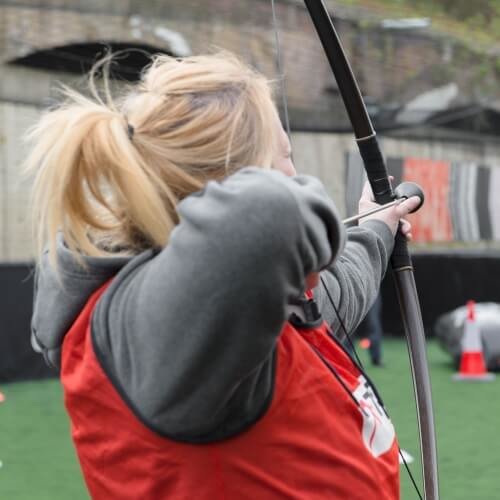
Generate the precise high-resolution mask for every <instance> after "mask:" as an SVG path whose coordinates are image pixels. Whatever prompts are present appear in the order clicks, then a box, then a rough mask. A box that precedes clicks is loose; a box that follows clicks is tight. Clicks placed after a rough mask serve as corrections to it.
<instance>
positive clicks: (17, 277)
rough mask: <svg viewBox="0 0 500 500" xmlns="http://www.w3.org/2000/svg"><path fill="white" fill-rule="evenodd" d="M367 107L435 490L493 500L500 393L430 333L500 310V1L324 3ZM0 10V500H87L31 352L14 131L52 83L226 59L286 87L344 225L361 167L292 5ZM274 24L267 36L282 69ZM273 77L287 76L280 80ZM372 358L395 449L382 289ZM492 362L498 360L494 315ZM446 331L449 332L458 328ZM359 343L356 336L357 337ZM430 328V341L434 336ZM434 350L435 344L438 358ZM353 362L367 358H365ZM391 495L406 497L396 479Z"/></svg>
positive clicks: (300, 133) (298, 129)
mask: <svg viewBox="0 0 500 500" xmlns="http://www.w3.org/2000/svg"><path fill="white" fill-rule="evenodd" d="M326 3H327V5H328V7H329V10H330V12H331V14H332V17H333V19H334V22H335V26H336V28H337V30H338V32H339V34H340V37H341V39H342V42H343V45H344V48H345V50H346V52H347V55H348V58H349V60H350V62H351V65H352V67H353V71H354V74H355V75H356V78H357V80H358V82H359V85H360V88H361V91H362V93H363V95H364V97H365V100H366V103H367V105H368V109H369V112H370V115H371V117H372V120H373V123H374V126H375V129H376V130H377V132H378V135H379V136H380V138H381V146H382V148H383V151H384V153H385V155H386V157H387V161H388V167H389V170H390V172H391V174H392V175H394V177H395V182H396V183H398V182H400V181H403V180H411V181H415V182H418V183H419V184H420V185H421V186H422V187H423V188H424V191H425V194H426V203H425V205H424V207H423V209H422V210H421V211H420V212H419V213H418V214H415V215H414V216H412V223H413V226H414V231H413V232H414V236H415V238H414V239H415V242H414V244H413V245H412V248H413V252H414V262H415V267H416V281H417V285H418V289H419V294H420V300H421V304H422V312H423V319H424V325H425V329H426V333H427V334H428V336H429V359H430V365H431V371H432V375H433V383H434V397H435V406H436V408H435V410H436V420H437V425H438V445H439V455H440V467H441V485H442V493H443V495H442V496H443V498H454V499H470V498H477V499H492V498H497V497H498V493H497V492H498V486H500V480H499V479H498V477H497V475H496V472H494V471H495V470H496V466H495V464H496V449H495V446H492V444H493V445H494V444H496V443H495V439H494V438H493V439H492V436H495V435H496V432H495V431H496V428H497V425H498V424H497V422H496V421H495V415H496V414H498V413H499V412H500V403H499V401H500V398H498V389H499V386H498V383H497V382H493V383H492V384H487V385H486V384H485V385H480V386H479V385H469V384H458V385H457V384H455V383H453V382H451V375H452V374H453V373H454V371H455V369H456V363H457V360H458V357H459V355H460V352H459V351H460V349H459V344H460V338H461V331H462V324H463V318H462V323H460V321H459V322H458V323H457V324H456V325H453V324H452V325H451V327H450V328H452V327H453V326H455V333H454V334H453V335H452V336H453V339H454V340H453V342H450V335H451V334H449V332H448V333H447V332H445V333H442V331H443V329H441V336H440V343H441V345H442V347H439V345H438V341H437V340H436V333H438V334H439V331H440V330H439V328H438V329H437V330H436V324H437V322H439V320H442V319H443V315H446V314H447V313H449V312H450V311H453V310H455V309H456V308H458V307H461V306H463V305H464V304H465V303H466V301H467V300H470V299H474V300H476V301H478V302H494V303H496V302H498V303H500V286H499V284H498V283H499V280H498V276H500V197H499V196H498V194H497V192H496V188H497V187H499V188H500V141H499V138H500V0H475V1H474V2H470V1H468V0H432V1H431V0H339V1H336V0H335V1H327V2H326ZM275 8H276V23H275V25H274V23H273V12H272V5H271V0H239V1H237V2H235V1H232V2H231V1H227V0H204V1H201V0H199V1H194V0H163V1H158V0H140V1H139V0H99V1H98V0H85V1H83V0H0V391H1V393H0V395H1V396H2V397H1V398H0V401H1V400H2V399H3V402H0V498H2V499H3V498H5V499H9V500H10V499H15V500H17V499H51V500H55V499H67V498H73V499H79V498H87V494H86V492H85V487H84V485H83V482H82V479H81V476H80V473H79V469H78V464H77V461H76V457H75V454H74V452H73V449H72V446H71V442H70V438H69V426H68V421H67V418H66V416H65V414H64V410H63V403H62V395H61V391H60V388H59V385H58V382H57V378H55V377H57V374H55V373H54V372H52V371H50V370H49V369H48V368H47V367H45V365H44V363H43V361H42V359H41V357H40V356H39V355H36V354H35V353H34V352H33V351H32V348H31V345H30V335H29V334H30V327H29V323H30V316H31V305H32V286H33V280H32V276H33V245H32V241H31V221H30V219H29V197H30V186H31V179H30V178H29V177H27V176H26V174H25V173H24V172H23V169H22V162H23V159H24V157H25V155H26V146H25V143H24V141H23V137H24V135H25V133H26V131H27V130H28V129H29V127H30V125H32V124H33V123H34V122H35V121H36V120H37V118H38V117H39V116H40V113H41V112H42V111H43V110H44V109H46V108H47V107H50V106H51V105H54V104H55V103H56V102H57V100H58V95H57V92H56V91H55V86H56V84H57V83H58V82H62V83H65V84H69V85H71V86H73V87H77V88H79V89H81V90H82V89H84V88H85V83H86V78H85V75H86V73H87V72H88V71H89V69H90V67H91V66H92V65H93V64H94V63H95V62H96V61H97V60H99V58H101V57H103V56H104V55H106V54H108V53H109V52H119V56H118V57H117V58H116V59H115V61H114V63H113V65H112V77H113V78H114V85H115V86H116V88H117V89H119V88H120V87H121V86H123V85H127V84H129V83H131V82H134V81H137V80H138V78H139V77H140V74H141V71H142V70H143V68H144V67H145V66H146V65H147V64H148V62H149V56H150V55H151V54H155V53H159V52H162V53H167V54H170V55H173V56H176V57H184V56H187V55H190V54H198V53H204V52H207V51H210V50H213V49H214V48H224V49H228V50H231V51H234V52H235V53H237V54H238V55H240V56H241V57H242V58H244V59H245V60H247V61H248V62H250V63H251V64H252V65H254V66H255V67H256V68H258V69H259V70H260V71H262V72H263V73H264V74H266V75H267V76H268V77H269V78H270V79H272V80H275V82H276V94H277V102H278V104H279V107H280V110H281V112H282V113H283V112H284V109H283V107H284V105H283V102H284V101H283V99H282V97H283V96H282V93H283V92H284V93H285V94H286V101H287V103H288V113H289V116H290V125H291V138H292V146H293V154H294V160H295V163H296V166H297V168H298V170H299V171H300V172H301V173H308V174H312V175H316V176H318V177H319V178H321V179H322V180H323V182H324V183H325V185H326V186H327V189H328V190H329V192H330V194H331V196H332V197H333V199H334V200H335V202H336V204H337V206H338V207H339V210H340V211H341V213H342V215H345V216H347V215H352V214H353V213H354V212H355V211H356V203H357V199H358V197H359V194H360V192H361V186H362V184H363V175H364V174H363V168H362V164H361V161H360V158H359V155H358V153H357V150H356V145H355V143H354V141H353V138H352V134H351V127H350V124H349V122H348V119H347V115H346V113H345V111H344V107H343V104H342V102H341V98H340V95H339V91H338V88H337V85H336V83H335V81H334V79H333V77H332V74H331V71H330V69H329V67H328V64H327V61H326V58H325V56H324V53H323V50H322V48H321V46H320V44H319V41H318V39H317V36H316V33H315V31H314V28H313V26H312V23H311V21H310V19H309V16H308V13H307V11H306V9H305V6H304V4H303V2H302V1H299V0H275ZM276 32H277V33H278V35H279V40H280V44H279V48H280V50H279V52H280V56H281V57H280V58H279V59H281V61H280V63H278V58H277V53H278V50H277V46H276ZM282 77H283V78H282ZM382 304H383V306H382V312H381V315H380V318H379V319H381V321H382V327H383V336H384V341H383V353H384V354H383V362H382V363H381V364H382V367H381V368H378V367H376V368H374V370H375V371H374V373H373V378H374V379H375V381H377V382H378V384H379V386H380V391H381V393H382V395H386V397H385V402H386V405H387V407H388V410H389V413H390V414H391V415H392V417H393V420H394V421H395V423H396V429H397V431H398V434H399V437H400V441H401V446H402V447H403V448H405V449H406V450H408V451H409V453H410V454H411V455H412V456H413V457H414V458H415V461H414V462H413V463H412V464H410V467H411V469H412V472H413V473H414V474H415V476H416V477H417V480H418V479H419V474H420V469H419V465H418V454H419V452H418V442H417V428H416V420H415V416H414V407H413V405H414V404H413V400H412V389H411V381H410V378H409V372H408V362H407V358H406V353H405V346H404V341H403V340H402V335H403V327H402V323H401V319H400V316H399V310H398V306H397V301H396V298H395V294H394V291H393V287H392V282H391V281H390V280H388V279H387V280H385V281H384V283H383V286H382ZM492 324H493V327H492V333H491V336H492V339H493V340H492V341H491V342H492V344H490V345H489V346H486V347H487V349H486V350H487V352H486V355H487V362H488V366H489V368H490V369H496V368H498V366H499V365H500V361H499V360H500V349H499V352H497V350H496V347H491V345H493V346H495V342H496V340H495V339H497V338H500V326H499V327H498V329H496V325H500V320H497V319H496V318H494V319H493V320H492ZM457 331H458V334H457ZM359 336H368V337H369V336H370V332H369V331H368V332H366V328H365V331H363V332H361V333H359ZM438 336H439V335H438ZM443 347H444V349H443ZM361 356H362V357H363V358H364V359H366V361H367V363H369V353H368V351H366V352H365V351H363V352H362V353H361ZM402 476H403V477H402V496H403V498H417V496H416V493H415V491H414V490H413V489H412V487H411V485H410V482H409V481H408V478H407V477H406V475H405V473H404V471H403V470H402Z"/></svg>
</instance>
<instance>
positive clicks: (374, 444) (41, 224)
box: [27, 53, 418, 500]
mask: <svg viewBox="0 0 500 500" xmlns="http://www.w3.org/2000/svg"><path fill="white" fill-rule="evenodd" d="M107 88H109V87H108V86H106V85H104V89H105V90H106V89H107ZM91 90H92V96H91V97H85V96H82V95H80V94H78V93H76V92H74V91H71V90H67V91H66V96H67V100H66V101H65V102H64V103H62V104H61V105H60V106H59V107H57V108H55V109H52V110H49V111H48V112H47V113H45V114H44V116H43V117H42V118H41V119H40V121H39V122H38V124H37V125H36V126H35V127H34V128H33V130H32V132H31V135H30V137H31V140H32V141H33V150H32V152H31V154H30V156H29V157H28V159H27V164H28V166H29V168H30V169H31V170H32V171H33V172H34V173H35V184H34V197H33V200H34V201H33V220H34V223H35V230H36V235H37V241H38V249H39V259H38V270H37V284H36V287H37V288H36V296H35V308H34V315H33V319H32V336H33V343H34V345H36V347H37V349H38V350H39V351H40V352H42V353H43V355H44V356H45V358H46V360H47V362H48V363H50V364H51V365H53V366H55V367H56V368H57V369H58V370H59V372H60V377H61V382H62V387H63V390H64V401H65V406H66V409H67V411H68V414H69V417H70V419H71V433H72V438H73V441H74V444H75V447H76V451H77V454H78V458H79V461H80V465H81V468H82V472H83V475H84V478H85V481H86V484H87V487H88V489H89V492H90V495H91V496H92V498H94V499H105V500H109V499H120V500H126V499H134V500H135V499H138V498H140V499H143V500H148V499H149V500H161V499H167V498H175V499H179V500H180V499H194V498H196V499H198V500H204V499H206V500H213V499H222V498H230V499H253V500H255V499H259V500H267V499H278V498H280V499H282V498H290V499H299V498H304V499H305V498H307V499H308V500H315V499H318V500H319V499H322V500H324V499H325V498H351V499H363V500H367V499H380V498H384V499H389V500H390V499H397V498H399V464H398V446H397V440H396V437H395V432H394V428H393V426H392V423H391V421H390V420H389V418H388V416H387V415H386V413H385V411H384V409H383V407H382V405H381V402H380V401H379V400H378V399H377V397H376V396H375V393H374V391H373V389H372V387H371V386H370V383H369V382H368V380H367V378H366V377H365V376H364V374H363V372H362V371H361V370H360V368H359V367H358V366H357V365H356V364H355V363H354V362H353V361H352V359H351V358H350V357H349V355H348V354H347V353H346V352H345V351H344V349H343V348H342V346H341V344H340V343H339V342H338V341H337V340H336V337H335V334H338V333H339V318H338V317H337V315H336V314H335V313H334V307H333V306H336V307H337V309H338V311H339V316H340V317H341V318H342V320H343V322H344V324H345V326H346V328H347V329H348V330H352V329H354V328H355V327H356V326H357V324H358V323H359V321H360V320H361V318H363V317H364V316H365V314H366V312H367V310H368V309H369V308H370V306H371V304H372V303H373V301H374V300H375V297H376V295H377V293H378V289H379V286H380V281H381V279H382V277H383V275H384V273H385V270H386V266H387V262H388V259H389V256H390V254H391V250H392V247H393V239H394V234H395V232H396V230H397V226H398V222H399V220H400V219H401V218H402V217H404V216H405V215H406V214H407V213H408V212H409V211H410V210H411V209H412V208H413V207H415V206H416V204H417V203H418V200H417V199H409V200H407V201H405V202H403V203H401V204H400V205H398V206H397V207H393V208H391V209H388V210H385V211H383V212H380V213H378V214H376V215H373V216H371V217H366V218H365V219H363V222H362V224H361V225H360V226H359V227H358V228H353V229H350V230H348V231H347V232H346V230H345V229H344V227H343V224H342V222H341V220H340V218H339V216H338V213H337V210H336V208H335V206H334V204H333V202H332V200H331V199H330V198H329V196H328V195H327V193H326V191H325V188H324V187H323V185H322V184H321V182H320V181H319V180H317V179H315V178H313V177H308V176H302V175H296V172H295V167H294V165H293V163H292V161H291V157H290V143H289V140H288V137H287V136H286V134H285V132H284V131H283V128H282V126H281V124H280V121H279V118H278V113H277V110H276V106H275V104H274V102H273V98H272V90H271V87H270V85H269V83H268V81H267V80H266V79H265V78H264V77H263V76H262V75H261V74H259V73H257V72H256V71H254V70H253V69H252V68H250V67H248V66H247V65H245V64H244V63H242V62H241V61H239V60H238V59H237V58H236V57H235V56H233V55H231V54H229V53H218V54H211V55H206V56H195V57H188V58H185V59H182V60H179V59H175V58H170V57H166V56H158V57H155V58H154V60H153V61H152V64H151V66H150V67H149V68H148V69H147V70H146V71H145V72H144V75H143V77H142V80H141V81H140V82H139V83H138V84H137V85H135V86H133V87H131V88H130V89H128V91H127V92H125V93H124V95H122V96H121V97H120V98H118V99H116V98H112V96H111V95H109V94H107V95H106V96H105V98H101V97H100V96H99V94H98V92H97V90H96V87H95V85H91ZM374 205H375V204H374V202H373V201H372V196H371V192H370V190H369V188H368V187H366V188H365V190H364V192H363V195H362V198H361V201H360V210H363V211H364V210H367V209H369V208H371V207H373V206H374ZM402 230H403V233H404V234H406V235H407V236H411V227H410V225H409V224H408V223H407V222H404V223H403V229H402Z"/></svg>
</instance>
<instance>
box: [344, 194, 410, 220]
mask: <svg viewBox="0 0 500 500" xmlns="http://www.w3.org/2000/svg"><path fill="white" fill-rule="evenodd" d="M402 201H404V199H402V198H400V199H397V200H394V201H391V202H390V203H386V204H385V205H380V206H379V207H375V208H372V209H371V210H367V211H366V212H363V213H361V214H357V215H353V216H352V217H348V218H347V219H344V220H343V221H342V223H343V224H345V225H347V224H352V223H353V222H356V221H358V220H359V219H362V218H363V217H368V215H373V214H376V213H378V212H381V211H382V210H386V209H387V208H391V207H394V206H395V205H399V204H400V203H401V202H402Z"/></svg>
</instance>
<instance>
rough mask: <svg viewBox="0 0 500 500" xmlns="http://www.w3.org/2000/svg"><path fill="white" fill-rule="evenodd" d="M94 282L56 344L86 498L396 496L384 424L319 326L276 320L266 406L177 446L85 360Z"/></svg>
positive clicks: (391, 446) (390, 437)
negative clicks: (242, 426)
mask: <svg viewBox="0 0 500 500" xmlns="http://www.w3.org/2000/svg"><path fill="white" fill-rule="evenodd" d="M104 288H105V287H103V288H101V289H100V290H98V291H97V292H96V293H95V294H94V295H93V296H92V297H91V298H90V300H89V301H88V303H87V305H86V306H85V308H84V309H83V311H82V312H81V314H80V316H79V317H78V318H77V320H76V322H75V323H74V324H73V326H72V327H71V329H70V330H69V332H68V334H67V335H66V337H65V340H64V344H63V351H62V372H61V379H62V384H63V387H64V392H65V403H66V407H67V410H68V412H69V415H70V417H71V423H72V436H73V440H74V443H75V446H76V450H77V453H78V457H79V460H80V464H81V467H82V470H83V474H84V477H85V480H86V483H87V486H88V488H89V491H90V493H91V495H92V498H93V499H95V500H115V499H116V500H164V499H175V500H246V499H248V500H276V499H294V500H325V499H350V500H355V499H359V500H370V499H373V500H381V499H384V500H392V499H398V498H399V464H398V448H397V443H396V439H395V437H394V430H393V427H392V424H391V423H390V421H389V420H388V419H387V417H386V416H385V414H384V413H383V412H382V411H381V410H380V408H379V406H378V404H377V402H376V399H375V398H374V397H373V393H372V392H371V390H370V389H368V388H367V385H366V384H365V383H364V378H363V376H362V375H361V373H360V372H359V371H358V369H357V368H356V367H355V365H354V364H353V363H352V361H351V360H350V358H349V357H348V356H347V355H346V354H345V352H344V351H343V349H342V348H341V347H340V346H339V345H338V344H337V343H336V342H335V341H333V340H332V339H331V338H330V337H329V336H328V334H327V332H326V327H325V326H322V327H320V328H316V329H310V330H306V331H298V330H297V329H295V328H294V327H293V326H292V325H291V324H289V323H287V324H286V325H285V327H284V329H283V331H282V333H281V335H280V338H279V341H278V344H277V371H276V383H275V391H274V397H273V401H272V403H271V406H270V407H269V409H268V410H267V412H266V413H265V414H264V415H263V416H262V417H261V418H260V420H259V421H258V422H257V423H255V424H254V425H252V426H251V427H250V428H249V429H248V430H246V431H245V432H242V433H240V434H238V435H237V436H234V437H232V438H230V439H226V440H223V441H220V442H216V443H211V444H198V445H195V444H185V443H179V442H175V441H173V440H170V439H167V438H164V437H161V436H159V435H157V434H155V433H154V432H153V431H151V430H149V429H148V428H147V427H146V426H145V425H144V424H142V423H141V422H140V421H139V420H138V419H137V418H136V417H135V416H134V414H133V413H132V412H131V410H130V409H129V408H128V407H127V405H126V404H125V403H124V401H123V400H122V399H121V397H120V396H119V394H118V393H117V391H116V390H115V389H114V387H113V385H112V384H111V382H110V381H109V379H108V378H107V376H106V375H105V373H104V371H103V370H102V368H101V366H100V365H99V362H98V361H97V359H96V356H95V354H94V350H93V346H92V339H91V335H90V317H91V313H92V310H93V309H94V306H95V304H96V302H97V300H98V299H99V297H100V295H101V294H102V293H103V291H104ZM338 377H339V378H340V380H339V378H338ZM346 389H348V390H346Z"/></svg>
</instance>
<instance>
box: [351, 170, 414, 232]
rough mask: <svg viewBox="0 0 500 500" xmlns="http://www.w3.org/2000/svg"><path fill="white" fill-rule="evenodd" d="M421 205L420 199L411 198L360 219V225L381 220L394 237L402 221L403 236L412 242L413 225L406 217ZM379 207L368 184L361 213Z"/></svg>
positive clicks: (361, 200)
mask: <svg viewBox="0 0 500 500" xmlns="http://www.w3.org/2000/svg"><path fill="white" fill-rule="evenodd" d="M391 179H392V178H391ZM419 203H420V199H419V197H418V196H412V197H411V198H408V199H407V200H404V201H402V202H401V203H400V204H399V205H396V206H394V207H389V208H387V209H385V210H381V211H380V212H377V213H376V214H373V215H368V216H366V217H363V218H362V219H360V221H359V223H360V224H363V223H364V222H366V221H368V220H380V221H382V222H385V223H386V224H387V225H388V226H389V228H390V230H391V231H392V234H393V235H396V231H397V230H398V225H399V222H400V221H401V232H402V234H403V235H404V236H406V239H407V240H411V239H412V234H411V224H410V223H409V222H408V221H407V220H405V219H404V217H406V216H407V215H408V214H409V213H410V212H411V211H412V210H414V209H415V208H417V206H418V204H419ZM378 206H379V204H378V203H375V201H373V192H372V188H371V187H370V184H369V183H368V182H366V183H365V186H364V188H363V192H362V194H361V198H360V199H359V204H358V208H359V213H363V212H367V211H368V210H371V209H372V208H376V207H378Z"/></svg>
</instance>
